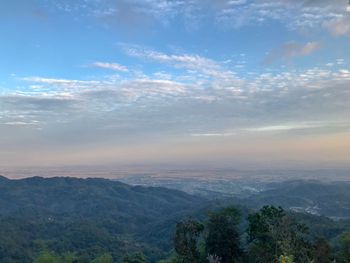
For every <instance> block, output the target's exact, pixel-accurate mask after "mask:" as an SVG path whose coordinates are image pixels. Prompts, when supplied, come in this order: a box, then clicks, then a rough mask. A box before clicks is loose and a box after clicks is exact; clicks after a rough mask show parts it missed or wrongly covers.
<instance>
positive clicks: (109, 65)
mask: <svg viewBox="0 0 350 263" xmlns="http://www.w3.org/2000/svg"><path fill="white" fill-rule="evenodd" d="M92 66H93V67H96V68H103V69H110V70H114V71H121V72H128V71H129V70H128V68H127V67H125V66H122V65H120V64H118V63H110V62H99V61H97V62H94V63H92Z"/></svg>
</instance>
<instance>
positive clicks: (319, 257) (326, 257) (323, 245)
mask: <svg viewBox="0 0 350 263" xmlns="http://www.w3.org/2000/svg"><path fill="white" fill-rule="evenodd" d="M313 260H314V263H330V262H332V259H331V247H330V245H329V243H328V241H327V240H326V239H325V238H318V239H317V241H316V243H315V245H314V251H313Z"/></svg>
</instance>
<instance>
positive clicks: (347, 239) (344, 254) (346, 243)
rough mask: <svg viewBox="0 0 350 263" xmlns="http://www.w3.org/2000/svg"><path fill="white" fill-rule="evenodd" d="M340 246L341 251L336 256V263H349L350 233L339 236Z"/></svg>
mask: <svg viewBox="0 0 350 263" xmlns="http://www.w3.org/2000/svg"><path fill="white" fill-rule="evenodd" d="M340 246H341V249H340V251H339V253H338V255H337V262H340V263H350V232H349V233H344V234H342V235H341V237H340Z"/></svg>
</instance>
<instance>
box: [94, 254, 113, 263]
mask: <svg viewBox="0 0 350 263" xmlns="http://www.w3.org/2000/svg"><path fill="white" fill-rule="evenodd" d="M91 263H113V257H112V256H111V255H110V254H108V253H105V254H102V255H101V256H99V257H97V258H95V259H94V260H92V261H91Z"/></svg>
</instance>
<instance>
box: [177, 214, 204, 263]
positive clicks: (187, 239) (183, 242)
mask: <svg viewBox="0 0 350 263" xmlns="http://www.w3.org/2000/svg"><path fill="white" fill-rule="evenodd" d="M203 229H204V226H203V225H202V224H201V223H199V222H198V221H196V220H192V219H189V220H185V221H182V222H179V223H178V224H177V225H176V232H175V238H174V244H175V251H176V253H177V254H178V255H179V259H180V262H182V263H196V262H199V259H200V253H199V251H198V248H197V241H198V238H199V236H200V234H201V232H202V231H203Z"/></svg>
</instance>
